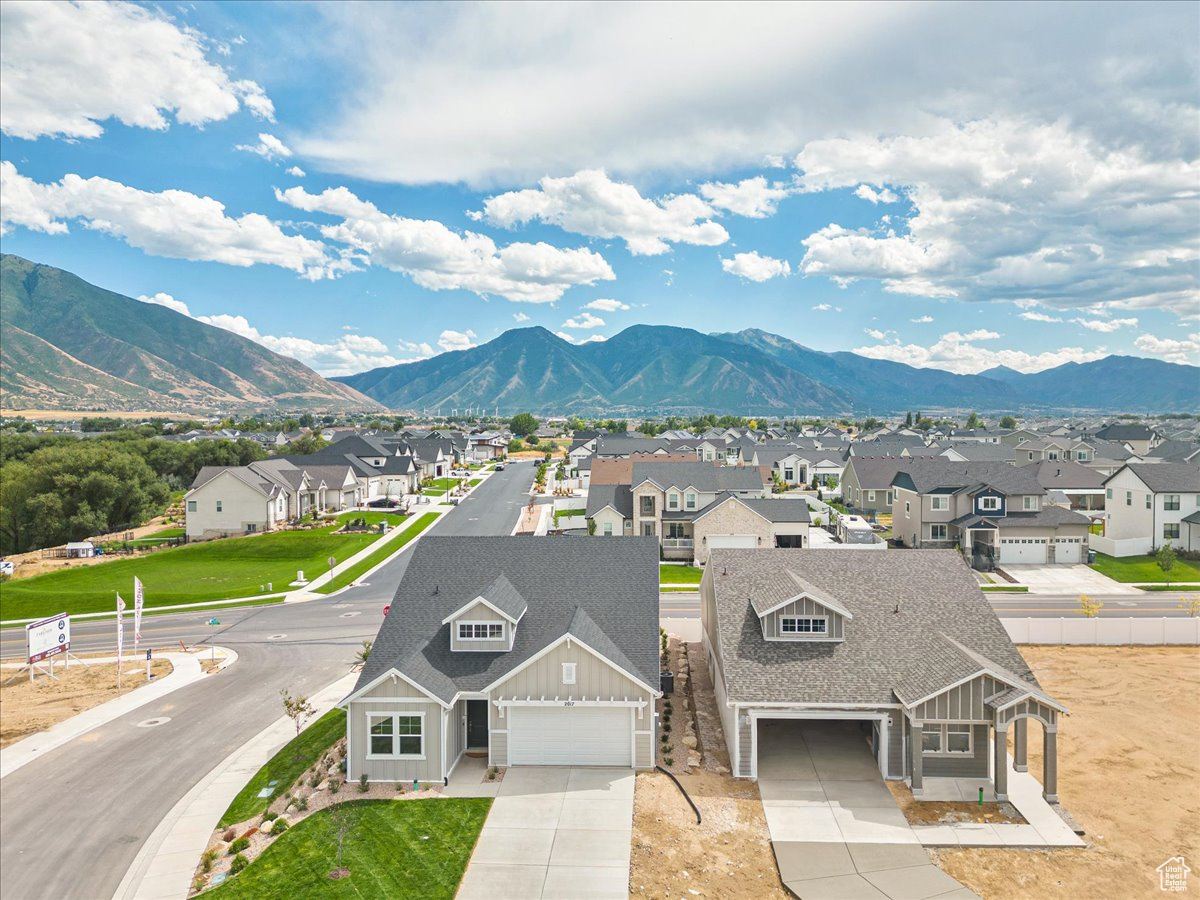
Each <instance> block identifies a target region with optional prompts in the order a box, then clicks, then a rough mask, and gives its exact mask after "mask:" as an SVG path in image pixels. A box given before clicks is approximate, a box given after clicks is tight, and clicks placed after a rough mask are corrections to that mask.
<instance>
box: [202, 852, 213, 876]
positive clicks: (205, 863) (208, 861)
mask: <svg viewBox="0 0 1200 900" xmlns="http://www.w3.org/2000/svg"><path fill="white" fill-rule="evenodd" d="M216 859H217V851H216V850H205V851H204V853H203V854H202V855H201V856H200V870H201V871H202V872H211V871H212V867H213V863H214V862H215V861H216Z"/></svg>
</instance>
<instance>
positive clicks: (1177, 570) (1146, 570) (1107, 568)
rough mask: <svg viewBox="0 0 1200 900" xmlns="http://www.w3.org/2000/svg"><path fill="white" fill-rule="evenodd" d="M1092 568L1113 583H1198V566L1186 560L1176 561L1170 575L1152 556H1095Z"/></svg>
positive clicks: (1101, 554) (1199, 579) (1098, 554)
mask: <svg viewBox="0 0 1200 900" xmlns="http://www.w3.org/2000/svg"><path fill="white" fill-rule="evenodd" d="M1092 568H1093V569H1095V570H1096V571H1097V572H1099V573H1100V574H1101V575H1107V576H1108V577H1109V578H1111V579H1112V580H1113V581H1120V582H1123V583H1125V584H1130V583H1133V582H1139V583H1140V582H1165V581H1170V582H1193V581H1200V565H1197V564H1196V563H1194V562H1191V561H1190V560H1186V559H1176V560H1175V567H1174V568H1173V569H1171V573H1170V574H1169V575H1168V574H1165V573H1164V572H1163V570H1162V569H1160V568H1159V567H1158V563H1157V562H1156V561H1155V558H1154V557H1153V556H1119V557H1118V556H1106V555H1105V554H1103V553H1097V554H1096V561H1095V562H1094V563H1092Z"/></svg>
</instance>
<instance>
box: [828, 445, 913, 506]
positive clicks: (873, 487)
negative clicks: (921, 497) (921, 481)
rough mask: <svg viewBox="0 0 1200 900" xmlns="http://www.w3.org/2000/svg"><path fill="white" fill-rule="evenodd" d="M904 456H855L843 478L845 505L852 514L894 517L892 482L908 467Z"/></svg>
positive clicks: (907, 461)
mask: <svg viewBox="0 0 1200 900" xmlns="http://www.w3.org/2000/svg"><path fill="white" fill-rule="evenodd" d="M910 461H911V460H910V458H909V457H904V456H852V457H850V459H849V461H848V462H847V463H846V471H845V473H844V474H843V475H842V501H843V502H844V503H845V504H846V506H848V507H849V508H850V509H851V510H852V511H853V512H856V513H862V514H865V515H866V516H867V517H868V518H872V519H873V518H875V517H876V516H878V515H880V514H883V515H886V516H890V515H891V514H892V479H893V478H895V477H896V473H897V472H899V471H900V470H901V469H903V468H904V467H905V466H907V465H908V464H909V462H910Z"/></svg>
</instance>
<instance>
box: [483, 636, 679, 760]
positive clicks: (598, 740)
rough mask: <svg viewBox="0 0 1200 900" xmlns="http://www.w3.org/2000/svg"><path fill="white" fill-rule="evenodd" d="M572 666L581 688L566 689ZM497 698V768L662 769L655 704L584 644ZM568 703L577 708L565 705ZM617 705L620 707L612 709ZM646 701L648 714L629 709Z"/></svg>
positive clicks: (525, 673) (492, 744) (507, 686)
mask: <svg viewBox="0 0 1200 900" xmlns="http://www.w3.org/2000/svg"><path fill="white" fill-rule="evenodd" d="M564 663H573V664H574V665H575V683H574V684H564V683H563V664H564ZM491 696H492V701H491V702H489V703H488V716H489V727H490V731H491V733H490V739H489V742H488V743H489V751H490V756H491V758H490V763H491V765H495V766H507V765H614V766H628V765H631V764H632V765H635V766H637V767H641V768H648V767H651V766H653V765H654V743H653V741H654V731H655V722H654V701H653V697H652V696H651V694H650V693H649V692H648V691H646V690H645V688H643V687H640V686H639V685H637V684H635V683H634V682H633V681H632V680H630V679H629V678H628V677H626V676H625V675H624V674H622V673H621V672H620V671H618V670H617V669H616V668H614V667H613V666H612V665H610V664H609V663H608V662H606V661H605V660H603V659H600V658H599V657H597V656H596V655H595V654H593V653H592V652H590V651H589V650H585V649H584V648H583V647H581V646H579V644H578V643H575V642H571V644H570V646H568V645H567V644H566V643H565V642H564V643H562V644H559V645H558V646H557V647H555V648H554V649H553V650H551V651H550V652H549V653H546V654H545V655H544V656H542V657H541V658H540V659H538V660H536V661H534V662H533V663H531V664H529V665H528V666H526V667H525V668H524V669H521V670H520V671H518V672H515V673H513V675H512V676H510V677H509V678H508V679H507V680H506V681H504V682H502V683H501V684H499V685H497V686H496V687H495V688H494V689H493V690H492V691H491ZM597 699H599V704H597V702H596V701H597ZM496 701H500V702H501V703H504V701H516V702H517V705H515V706H513V705H502V706H497V703H496ZM521 701H538V702H539V703H541V702H542V701H545V705H527V706H522V705H520V703H521ZM568 701H574V702H576V705H573V706H567V705H565V704H566V703H567V702H568ZM578 701H583V703H582V704H581V703H579V702H578ZM610 701H611V702H613V704H614V705H612V706H605V705H604V704H605V703H608V702H610ZM639 701H640V702H642V703H643V704H644V705H643V706H641V707H640V708H639V707H636V706H630V705H626V704H629V703H635V702H639ZM618 703H619V704H622V705H619V706H618V705H616V704H618ZM618 743H619V744H620V746H619V748H618V746H617V745H618Z"/></svg>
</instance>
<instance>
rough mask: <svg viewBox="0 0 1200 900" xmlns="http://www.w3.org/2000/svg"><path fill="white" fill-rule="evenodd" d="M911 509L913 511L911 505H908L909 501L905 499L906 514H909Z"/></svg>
mask: <svg viewBox="0 0 1200 900" xmlns="http://www.w3.org/2000/svg"><path fill="white" fill-rule="evenodd" d="M910 511H911V507H909V505H908V501H907V500H905V501H904V514H905V515H906V516H907V515H908V514H909V512H910Z"/></svg>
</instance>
